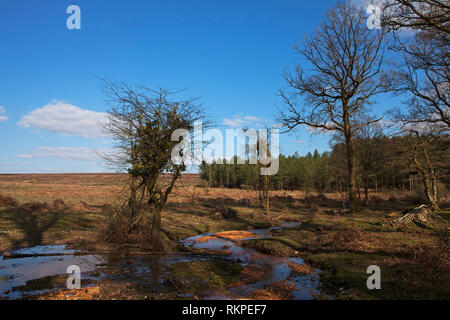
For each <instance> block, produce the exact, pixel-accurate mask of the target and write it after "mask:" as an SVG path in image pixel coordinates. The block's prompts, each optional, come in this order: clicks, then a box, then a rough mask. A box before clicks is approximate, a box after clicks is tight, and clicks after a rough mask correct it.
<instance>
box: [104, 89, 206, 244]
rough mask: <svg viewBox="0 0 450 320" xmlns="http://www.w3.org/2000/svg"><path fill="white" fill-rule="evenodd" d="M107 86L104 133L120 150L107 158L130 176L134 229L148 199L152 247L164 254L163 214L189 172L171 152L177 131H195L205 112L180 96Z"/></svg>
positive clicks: (158, 91)
mask: <svg viewBox="0 0 450 320" xmlns="http://www.w3.org/2000/svg"><path fill="white" fill-rule="evenodd" d="M102 87H103V89H104V92H105V93H106V95H107V96H108V98H109V102H110V109H109V111H108V117H109V122H108V123H107V124H106V125H105V127H104V129H105V131H106V132H108V133H109V134H111V135H112V136H113V138H114V141H115V152H114V153H113V154H112V155H111V156H110V157H109V159H108V160H109V162H110V163H111V164H112V165H114V166H116V167H117V168H119V169H120V170H122V171H123V170H125V171H126V172H128V174H129V176H130V178H131V183H130V198H129V200H128V205H129V207H130V209H132V210H130V211H131V214H130V216H129V226H128V227H129V231H130V232H132V231H133V230H134V229H135V228H136V227H137V226H138V224H139V223H140V221H141V220H142V218H143V217H144V212H142V211H141V210H140V209H141V203H142V200H143V198H144V197H145V199H146V200H147V203H148V205H149V208H150V210H151V214H152V229H151V241H152V243H151V245H152V247H153V248H154V249H155V250H160V249H161V248H162V247H163V246H162V240H161V235H160V231H161V212H162V210H163V208H164V206H165V204H166V202H167V199H168V196H169V194H170V193H171V192H172V189H173V187H174V184H175V182H176V180H177V179H178V178H179V177H180V175H181V173H182V172H183V171H184V170H185V169H186V165H185V164H184V163H178V162H177V161H174V160H173V159H172V150H173V148H174V147H175V145H176V144H178V143H179V142H178V141H172V133H173V132H174V131H175V130H176V129H186V130H191V129H192V128H193V125H194V122H195V121H197V120H202V119H204V111H203V109H202V108H201V106H199V105H198V104H196V102H195V99H177V94H178V93H179V92H178V93H177V92H173V91H169V90H165V89H159V90H152V89H148V88H145V87H144V88H133V87H130V86H128V85H126V84H124V83H114V82H111V81H104V82H103V86H102ZM180 152H182V151H181V150H180ZM180 156H182V154H180ZM161 176H164V179H160V178H161Z"/></svg>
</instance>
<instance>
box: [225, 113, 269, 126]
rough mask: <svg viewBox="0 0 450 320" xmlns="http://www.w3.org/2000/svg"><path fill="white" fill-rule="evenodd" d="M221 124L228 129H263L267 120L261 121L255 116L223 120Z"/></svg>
mask: <svg viewBox="0 0 450 320" xmlns="http://www.w3.org/2000/svg"><path fill="white" fill-rule="evenodd" d="M222 122H223V124H224V125H225V126H228V127H234V128H242V129H243V128H246V127H250V126H253V127H264V126H265V125H266V124H267V123H268V122H270V121H269V120H267V119H263V118H260V117H255V116H240V115H237V116H234V117H233V118H232V119H229V118H224V119H223V120H222Z"/></svg>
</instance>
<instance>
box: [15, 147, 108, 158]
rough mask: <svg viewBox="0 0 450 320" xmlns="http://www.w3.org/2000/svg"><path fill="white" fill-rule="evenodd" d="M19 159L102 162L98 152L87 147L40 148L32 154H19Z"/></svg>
mask: <svg viewBox="0 0 450 320" xmlns="http://www.w3.org/2000/svg"><path fill="white" fill-rule="evenodd" d="M102 152H105V150H102ZM17 157H18V158H22V159H33V158H59V159H64V160H85V161H95V160H101V156H100V154H99V152H98V151H96V150H95V149H92V148H87V147H76V148H69V147H56V148H54V147H39V148H36V150H35V151H34V152H33V153H31V154H19V155H17Z"/></svg>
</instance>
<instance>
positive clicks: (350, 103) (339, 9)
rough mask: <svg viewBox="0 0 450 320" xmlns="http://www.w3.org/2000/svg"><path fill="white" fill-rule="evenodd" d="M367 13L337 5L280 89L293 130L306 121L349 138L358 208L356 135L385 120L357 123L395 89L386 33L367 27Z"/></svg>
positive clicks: (351, 188)
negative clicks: (387, 62) (387, 68)
mask: <svg viewBox="0 0 450 320" xmlns="http://www.w3.org/2000/svg"><path fill="white" fill-rule="evenodd" d="M366 20H367V19H366V17H365V12H364V11H363V10H362V9H360V8H358V7H356V6H355V5H354V4H352V3H351V2H347V3H339V4H337V5H336V7H334V8H333V9H332V10H330V11H329V12H328V13H327V19H326V21H325V22H324V23H322V24H321V26H320V28H318V29H317V30H316V31H315V32H314V34H313V35H312V36H311V37H310V38H307V39H305V41H304V46H303V47H302V48H301V49H299V48H296V50H297V52H298V53H299V54H300V56H301V57H302V58H303V59H304V64H303V65H302V66H299V65H297V66H296V67H295V70H294V71H293V72H285V74H284V78H285V81H286V83H287V86H288V90H289V91H288V92H285V91H280V95H281V97H282V99H283V101H284V105H285V108H284V109H283V110H280V111H279V119H278V120H279V121H280V122H281V123H282V124H283V125H284V126H285V127H286V128H287V131H290V130H292V129H294V128H296V127H297V126H299V125H306V126H308V127H310V128H313V129H316V130H318V131H334V132H336V131H337V132H340V133H342V135H343V136H344V138H345V144H346V152H347V167H348V193H349V198H350V202H351V211H353V212H354V210H355V207H356V198H355V190H356V189H355V186H356V184H355V163H354V158H355V157H354V144H353V136H354V133H355V132H356V131H357V130H359V129H360V128H362V127H364V126H366V125H369V124H371V123H375V122H377V121H379V120H381V118H375V117H370V118H369V119H367V121H359V119H361V118H362V116H363V115H365V116H367V115H368V114H369V112H370V110H369V105H370V104H371V102H372V101H371V98H372V97H373V96H375V95H377V94H380V93H386V92H389V91H392V90H393V88H394V87H395V86H394V83H393V80H392V79H393V77H392V74H391V73H388V72H386V71H384V63H385V45H384V37H385V33H384V32H383V31H382V30H370V29H368V28H367V23H366Z"/></svg>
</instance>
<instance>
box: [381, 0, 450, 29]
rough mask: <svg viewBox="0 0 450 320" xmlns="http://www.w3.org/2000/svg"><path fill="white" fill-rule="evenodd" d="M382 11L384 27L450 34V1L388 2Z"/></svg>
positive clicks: (395, 0)
mask: <svg viewBox="0 0 450 320" xmlns="http://www.w3.org/2000/svg"><path fill="white" fill-rule="evenodd" d="M382 9H383V10H382V11H383V15H382V25H383V26H385V27H388V28H390V29H392V30H398V29H405V28H408V29H419V30H428V31H437V32H445V33H447V34H448V33H450V1H449V0H386V1H384V3H383V8H382Z"/></svg>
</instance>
